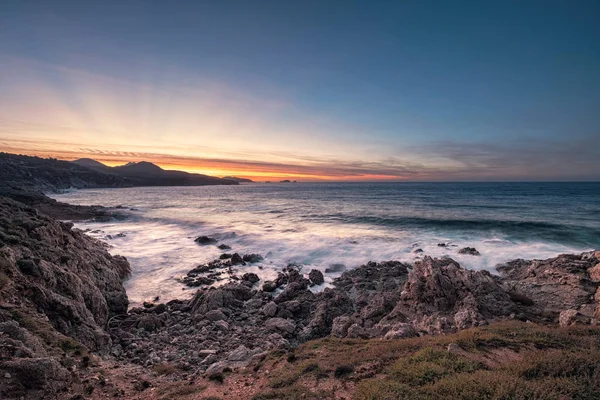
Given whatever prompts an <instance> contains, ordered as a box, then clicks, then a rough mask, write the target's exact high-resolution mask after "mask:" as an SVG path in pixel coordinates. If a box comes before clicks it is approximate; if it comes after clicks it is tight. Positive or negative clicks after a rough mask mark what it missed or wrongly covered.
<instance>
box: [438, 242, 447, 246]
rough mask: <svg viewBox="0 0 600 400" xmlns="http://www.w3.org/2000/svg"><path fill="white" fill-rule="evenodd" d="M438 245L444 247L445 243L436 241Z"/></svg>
mask: <svg viewBox="0 0 600 400" xmlns="http://www.w3.org/2000/svg"><path fill="white" fill-rule="evenodd" d="M437 245H438V247H446V243H438V244H437Z"/></svg>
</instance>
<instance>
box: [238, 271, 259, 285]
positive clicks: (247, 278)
mask: <svg viewBox="0 0 600 400" xmlns="http://www.w3.org/2000/svg"><path fill="white" fill-rule="evenodd" d="M242 280H243V281H247V282H250V283H256V282H258V281H260V278H259V277H258V275H256V274H255V273H253V272H249V273H246V274H244V275H243V276H242Z"/></svg>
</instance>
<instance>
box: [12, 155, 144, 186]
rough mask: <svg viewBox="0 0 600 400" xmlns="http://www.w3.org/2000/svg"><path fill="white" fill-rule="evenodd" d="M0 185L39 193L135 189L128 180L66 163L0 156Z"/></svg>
mask: <svg viewBox="0 0 600 400" xmlns="http://www.w3.org/2000/svg"><path fill="white" fill-rule="evenodd" d="M0 186H3V187H15V188H24V189H36V190H42V191H57V190H61V189H69V188H79V189H82V188H96V187H128V186H135V185H134V182H131V181H129V180H128V179H126V178H124V177H122V176H118V175H113V174H107V173H103V172H101V171H98V170H95V169H91V168H88V167H85V166H82V165H78V164H73V163H71V162H69V161H61V160H56V159H54V158H40V157H31V156H24V155H17V154H10V153H0Z"/></svg>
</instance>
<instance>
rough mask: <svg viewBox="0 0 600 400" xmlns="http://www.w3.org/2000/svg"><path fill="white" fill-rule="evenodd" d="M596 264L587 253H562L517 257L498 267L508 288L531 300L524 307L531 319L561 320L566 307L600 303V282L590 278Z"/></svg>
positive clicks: (575, 308)
mask: <svg viewBox="0 0 600 400" xmlns="http://www.w3.org/2000/svg"><path fill="white" fill-rule="evenodd" d="M595 264H597V262H596V261H595V260H593V259H592V258H588V257H585V253H584V254H581V255H567V254H562V255H560V256H558V257H554V258H549V259H547V260H531V261H525V260H514V261H510V262H508V263H506V264H504V265H501V266H499V267H498V268H497V269H498V272H499V273H500V277H499V280H500V282H502V286H503V287H504V288H505V289H506V290H507V291H510V292H511V293H518V294H519V295H520V296H521V297H525V298H527V299H529V300H530V301H529V303H528V305H527V306H526V307H521V311H522V312H523V313H524V314H525V316H526V318H527V319H529V320H531V321H537V322H557V321H558V319H559V315H560V313H561V312H562V311H564V310H580V309H582V307H589V308H594V307H596V305H597V304H598V301H597V300H594V294H595V292H596V290H597V289H598V283H597V282H593V281H592V280H591V279H590V278H591V276H590V269H593V268H594V266H595ZM588 305H589V306H588Z"/></svg>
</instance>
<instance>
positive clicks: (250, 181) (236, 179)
mask: <svg viewBox="0 0 600 400" xmlns="http://www.w3.org/2000/svg"><path fill="white" fill-rule="evenodd" d="M223 179H227V180H229V181H235V182H238V183H253V182H254V181H253V180H252V179H246V178H238V177H237V176H225V177H223Z"/></svg>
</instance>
